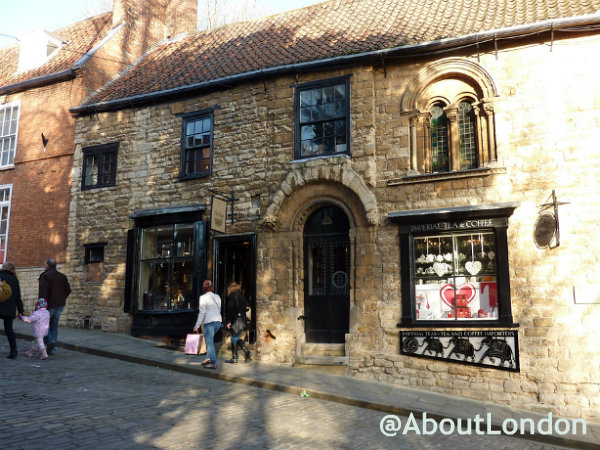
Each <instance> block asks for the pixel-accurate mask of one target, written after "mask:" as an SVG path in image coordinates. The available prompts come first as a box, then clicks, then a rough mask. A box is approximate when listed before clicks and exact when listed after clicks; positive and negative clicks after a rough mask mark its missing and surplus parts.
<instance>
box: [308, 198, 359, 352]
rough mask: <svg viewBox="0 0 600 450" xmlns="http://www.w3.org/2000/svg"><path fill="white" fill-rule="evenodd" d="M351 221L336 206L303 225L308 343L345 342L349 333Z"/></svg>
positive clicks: (320, 211)
mask: <svg viewBox="0 0 600 450" xmlns="http://www.w3.org/2000/svg"><path fill="white" fill-rule="evenodd" d="M349 229H350V222H349V221H348V217H347V216H346V213H345V212H344V211H343V210H342V209H340V208H338V207H336V206H325V207H323V208H320V209H318V210H317V211H315V212H313V213H312V214H311V215H310V216H309V218H308V220H307V221H306V224H305V226H304V331H305V335H306V342H307V343H343V342H344V341H345V335H346V333H348V330H349V312H350V238H349Z"/></svg>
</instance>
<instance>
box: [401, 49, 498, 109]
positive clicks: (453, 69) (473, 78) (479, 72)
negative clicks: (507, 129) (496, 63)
mask: <svg viewBox="0 0 600 450" xmlns="http://www.w3.org/2000/svg"><path fill="white" fill-rule="evenodd" d="M443 78H460V79H464V80H467V82H470V83H469V84H471V85H473V87H474V88H476V89H478V90H480V91H481V95H482V97H483V98H493V97H498V96H499V95H500V90H499V88H498V85H497V83H496V81H495V80H494V78H493V77H492V75H491V74H490V73H489V72H488V71H487V70H486V69H485V68H484V67H483V66H482V65H481V64H478V63H476V62H474V61H471V60H468V59H463V58H447V59H443V60H440V61H435V62H433V63H431V64H428V65H427V66H425V67H423V68H422V69H421V70H420V71H419V73H418V74H417V76H416V77H414V78H413V79H412V80H411V81H410V83H409V84H408V86H407V87H406V91H405V93H404V95H403V96H402V102H401V111H411V110H415V109H419V103H420V101H421V97H422V95H421V94H422V92H423V91H424V90H425V89H427V88H428V87H429V85H431V84H432V83H435V82H436V81H438V80H440V79H443Z"/></svg>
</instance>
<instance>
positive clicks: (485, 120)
mask: <svg viewBox="0 0 600 450" xmlns="http://www.w3.org/2000/svg"><path fill="white" fill-rule="evenodd" d="M498 95H499V90H498V87H497V86H496V83H495V81H494V80H493V78H492V76H491V74H490V73H489V72H488V71H487V70H486V69H485V68H483V67H482V66H481V65H479V64H478V63H476V62H474V61H470V60H467V59H463V58H447V59H445V60H441V61H436V62H434V63H431V64H429V65H426V66H425V67H423V68H422V69H421V70H420V71H419V73H418V74H417V75H416V76H415V77H414V78H413V80H412V81H411V82H409V84H408V86H407V88H406V91H405V93H404V95H403V97H402V102H401V112H402V115H403V116H404V117H405V118H406V119H408V125H409V127H410V129H409V133H410V134H409V146H410V147H409V148H410V159H409V163H410V167H409V174H411V175H418V174H432V173H445V172H459V171H465V170H472V169H478V168H483V167H492V166H494V165H495V164H497V161H498V155H497V151H496V138H495V113H494V103H493V102H494V98H495V97H497V96H498Z"/></svg>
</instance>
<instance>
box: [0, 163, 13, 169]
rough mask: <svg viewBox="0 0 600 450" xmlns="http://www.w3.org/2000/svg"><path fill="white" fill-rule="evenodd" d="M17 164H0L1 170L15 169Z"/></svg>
mask: <svg viewBox="0 0 600 450" xmlns="http://www.w3.org/2000/svg"><path fill="white" fill-rule="evenodd" d="M14 168H15V165H14V164H9V165H7V166H0V170H11V169H14Z"/></svg>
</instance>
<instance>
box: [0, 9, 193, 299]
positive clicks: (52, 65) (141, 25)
mask: <svg viewBox="0 0 600 450" xmlns="http://www.w3.org/2000/svg"><path fill="white" fill-rule="evenodd" d="M114 4H115V8H114V11H113V12H112V13H110V12H109V13H106V14H102V15H99V16H97V17H93V18H90V19H86V20H82V21H80V22H77V23H75V24H73V25H69V26H67V27H64V28H61V29H60V30H56V31H54V32H48V31H45V30H33V31H30V32H27V33H25V34H24V35H23V36H20V37H19V38H18V40H17V45H14V46H11V47H6V48H2V49H0V216H1V219H0V264H2V263H4V262H6V261H8V260H10V261H12V262H13V263H14V264H15V266H16V267H17V270H18V273H19V278H20V280H21V285H22V288H23V291H24V298H25V300H26V301H27V302H28V306H33V304H32V302H33V300H34V299H35V298H36V296H37V279H38V276H39V274H40V273H41V272H42V271H43V270H44V263H45V261H46V259H48V258H50V257H54V258H55V259H56V260H57V262H58V263H59V266H60V267H62V266H63V264H64V262H65V260H66V251H67V224H68V217H69V204H70V199H71V172H72V169H73V152H74V136H75V118H74V117H73V116H72V115H71V114H70V113H69V108H70V107H73V106H77V105H79V104H80V103H81V102H82V100H83V99H85V98H86V97H87V96H89V95H90V93H92V92H95V91H96V90H97V89H98V88H100V87H101V86H103V85H104V84H106V83H107V82H108V81H109V80H110V79H111V78H112V77H114V76H115V75H116V74H118V73H120V72H121V71H122V70H123V69H124V68H126V67H128V66H130V65H131V64H132V63H133V62H134V61H135V60H136V59H138V58H139V57H140V56H141V55H143V54H144V53H145V52H146V51H147V50H148V49H149V48H150V47H151V46H152V45H154V44H156V42H158V41H161V40H163V39H165V37H167V36H175V35H178V34H181V33H184V32H195V30H196V4H197V2H195V1H194V0H192V1H190V0H172V1H165V2H154V3H153V7H152V8H149V7H147V6H146V2H142V1H140V0H115V2H114ZM142 12H143V20H141V19H140V17H141V15H142ZM29 303H31V305H29Z"/></svg>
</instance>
